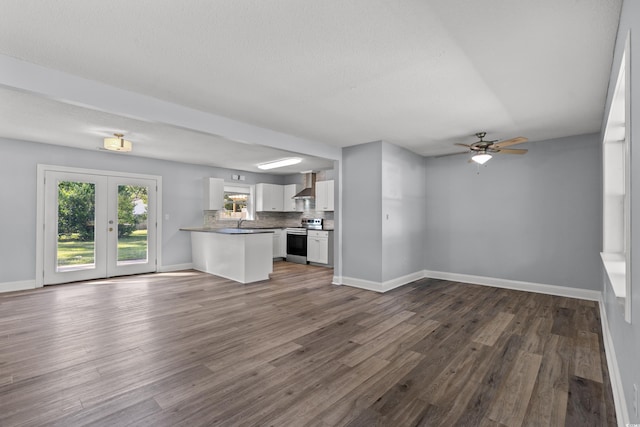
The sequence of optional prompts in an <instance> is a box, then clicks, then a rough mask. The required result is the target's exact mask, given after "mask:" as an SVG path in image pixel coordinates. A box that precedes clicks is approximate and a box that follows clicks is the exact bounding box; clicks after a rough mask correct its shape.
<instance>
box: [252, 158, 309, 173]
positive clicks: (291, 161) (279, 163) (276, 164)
mask: <svg viewBox="0 0 640 427" xmlns="http://www.w3.org/2000/svg"><path fill="white" fill-rule="evenodd" d="M301 161H302V159H301V158H299V157H291V158H287V159H280V160H274V161H272V162H265V163H260V164H258V169H262V170H269V169H275V168H281V167H284V166H291V165H297V164H298V163H300V162H301Z"/></svg>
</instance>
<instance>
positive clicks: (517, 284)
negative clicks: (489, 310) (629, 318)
mask: <svg viewBox="0 0 640 427" xmlns="http://www.w3.org/2000/svg"><path fill="white" fill-rule="evenodd" d="M424 277H429V278H432V279H442V280H452V281H455V282H463V283H471V284H474V285H484V286H494V287H496V288H505V289H513V290H516V291H526V292H535V293H538V294H547V295H556V296H560V297H569V298H578V299H584V300H589V301H600V296H601V293H600V292H599V291H592V290H589V289H578V288H569V287H565V286H556V285H545V284H542V283H532V282H522V281H519V280H507V279H498V278H495V277H484V276H473V275H470V274H459V273H446V272H442V271H431V270H425V271H424Z"/></svg>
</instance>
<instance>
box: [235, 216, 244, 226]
mask: <svg viewBox="0 0 640 427" xmlns="http://www.w3.org/2000/svg"><path fill="white" fill-rule="evenodd" d="M243 222H244V218H240V219H239V220H238V225H236V228H240V226H241V225H242V223H243Z"/></svg>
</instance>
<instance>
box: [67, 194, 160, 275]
mask: <svg viewBox="0 0 640 427" xmlns="http://www.w3.org/2000/svg"><path fill="white" fill-rule="evenodd" d="M95 193H96V188H95V184H92V183H86V182H75V181H62V182H60V183H58V255H57V258H58V266H69V265H85V264H93V263H94V262H95V261H94V260H95V245H94V238H95V196H96V194H95ZM148 201H149V197H148V189H147V187H144V186H133V185H120V186H118V261H128V260H140V259H146V256H147V205H148Z"/></svg>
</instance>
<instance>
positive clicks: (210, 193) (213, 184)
mask: <svg viewBox="0 0 640 427" xmlns="http://www.w3.org/2000/svg"><path fill="white" fill-rule="evenodd" d="M202 189H203V192H202V200H203V206H202V209H203V210H205V211H219V210H222V208H223V204H224V180H223V179H220V178H203V180H202Z"/></svg>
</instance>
